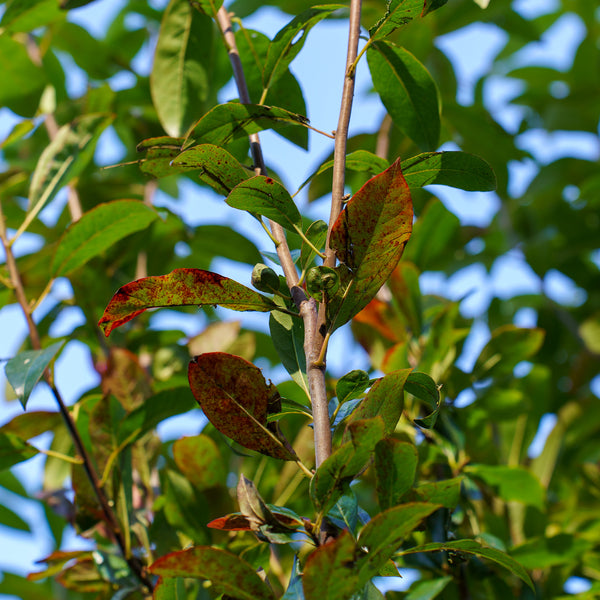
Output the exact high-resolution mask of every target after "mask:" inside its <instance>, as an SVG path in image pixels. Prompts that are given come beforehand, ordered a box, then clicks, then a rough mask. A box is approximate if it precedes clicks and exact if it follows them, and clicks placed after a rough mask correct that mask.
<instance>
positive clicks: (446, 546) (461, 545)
mask: <svg viewBox="0 0 600 600" xmlns="http://www.w3.org/2000/svg"><path fill="white" fill-rule="evenodd" d="M440 550H445V551H451V552H461V553H465V554H473V555H475V556H479V557H480V558H485V559H487V560H489V561H492V562H493V563H496V564H497V565H500V566H501V567H504V568H505V569H508V570H509V571H510V572H511V573H512V574H513V575H516V576H517V577H518V578H519V579H521V581H523V582H525V583H526V584H527V585H528V586H529V587H530V588H531V589H532V590H533V589H534V587H533V583H532V581H531V578H530V577H529V575H528V574H527V572H526V571H525V569H524V568H523V567H522V566H521V565H520V564H519V563H518V562H517V561H516V560H515V559H514V558H512V557H510V556H509V555H508V554H505V553H504V552H501V551H500V550H496V548H486V547H485V546H482V545H481V544H480V543H479V542H476V541H475V540H457V541H454V542H446V543H437V542H434V543H431V544H425V545H423V546H415V547H414V548H410V549H408V550H403V551H402V552H400V554H402V555H406V554H414V553H416V552H438V551H440Z"/></svg>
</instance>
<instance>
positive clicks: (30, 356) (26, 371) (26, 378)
mask: <svg viewBox="0 0 600 600" xmlns="http://www.w3.org/2000/svg"><path fill="white" fill-rule="evenodd" d="M64 343H65V342H56V343H55V344H52V345H51V346H48V348H44V349H43V350H26V351H25V352H20V353H19V354H17V356H15V357H14V358H11V359H10V360H9V361H8V362H7V363H6V367H5V372H6V379H8V382H9V383H10V385H11V386H12V388H13V390H14V391H15V394H16V395H17V397H18V398H19V401H20V402H21V404H22V405H23V408H26V406H27V401H28V400H29V396H30V395H31V392H32V391H33V388H34V387H35V385H36V384H37V382H38V381H39V380H40V378H41V377H42V375H43V374H44V371H45V370H46V369H47V368H48V365H49V364H50V363H51V362H52V360H53V359H54V357H55V356H56V355H57V354H58V352H60V350H61V348H62V347H63V346H64Z"/></svg>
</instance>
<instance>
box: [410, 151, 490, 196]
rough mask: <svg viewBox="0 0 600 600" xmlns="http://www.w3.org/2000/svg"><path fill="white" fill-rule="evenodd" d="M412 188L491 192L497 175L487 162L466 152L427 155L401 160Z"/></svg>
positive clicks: (430, 153)
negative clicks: (445, 187)
mask: <svg viewBox="0 0 600 600" xmlns="http://www.w3.org/2000/svg"><path fill="white" fill-rule="evenodd" d="M402 172H403V173H404V178H405V179H406V183H408V185H409V187H411V188H415V187H423V186H425V185H432V184H436V185H448V186H450V187H455V188H459V189H461V190H467V191H469V192H476V191H479V192H491V191H494V190H495V189H496V176H495V175H494V171H492V168H491V167H490V165H488V163H486V162H485V161H484V160H483V159H482V158H479V157H478V156H473V155H472V154H468V153H467V152H425V153H424V154H418V155H417V156H412V157H411V158H407V159H406V160H403V161H402Z"/></svg>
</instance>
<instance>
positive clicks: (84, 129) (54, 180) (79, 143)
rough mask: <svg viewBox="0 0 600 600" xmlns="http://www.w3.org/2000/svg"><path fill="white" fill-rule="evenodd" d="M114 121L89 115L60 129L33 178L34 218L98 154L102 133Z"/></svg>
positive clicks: (41, 158) (39, 162)
mask: <svg viewBox="0 0 600 600" xmlns="http://www.w3.org/2000/svg"><path fill="white" fill-rule="evenodd" d="M112 120H113V117H111V116H107V115H105V114H95V115H94V114H91V115H85V116H82V117H79V118H78V119H76V120H75V121H73V122H72V123H70V124H68V125H63V127H61V128H60V129H59V130H58V133H57V134H56V136H55V137H54V139H53V140H52V141H51V142H50V144H49V145H48V146H47V148H46V149H45V150H44V151H43V152H42V155H41V156H40V158H39V160H38V163H37V165H36V167H35V171H34V173H33V176H32V178H31V186H30V188H29V207H28V211H29V213H31V215H32V216H33V215H37V214H38V213H39V212H40V211H41V210H42V208H43V207H44V206H45V205H46V204H47V203H48V202H49V201H50V200H51V199H52V198H53V197H54V195H55V194H56V192H58V190H59V189H60V188H61V187H63V186H65V185H67V184H68V183H69V181H71V180H72V179H73V178H74V177H77V175H79V173H81V171H82V170H83V169H84V168H85V167H86V165H87V164H88V163H89V161H90V160H91V159H92V157H93V155H94V150H95V148H96V142H97V141H98V138H99V137H100V134H101V133H102V132H103V131H104V130H105V129H106V128H107V127H108V126H109V125H110V123H111V122H112Z"/></svg>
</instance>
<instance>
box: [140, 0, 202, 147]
mask: <svg viewBox="0 0 600 600" xmlns="http://www.w3.org/2000/svg"><path fill="white" fill-rule="evenodd" d="M212 36H213V26H212V20H211V19H210V18H209V17H207V16H205V15H202V14H198V13H197V12H195V11H194V10H193V9H192V7H191V5H190V3H189V2H188V0H171V2H169V5H168V6H167V9H166V10H165V12H164V15H163V19H162V22H161V25H160V32H159V35H158V41H157V43H156V51H155V54H154V65H153V67H152V74H151V75H150V92H151V94H152V102H153V104H154V107H155V108H156V113H157V115H158V118H159V120H160V122H161V125H162V126H163V128H164V130H165V131H166V132H167V133H168V134H169V135H171V136H175V137H176V136H179V135H182V134H183V133H184V132H185V131H186V130H187V128H188V127H189V126H190V125H191V124H192V123H193V122H194V120H195V119H197V118H198V116H199V114H201V112H200V113H199V105H200V106H201V103H202V102H204V101H205V100H206V98H207V97H208V94H209V90H210V77H209V70H208V66H207V64H208V63H207V60H206V57H207V56H210V48H211V46H212Z"/></svg>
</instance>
